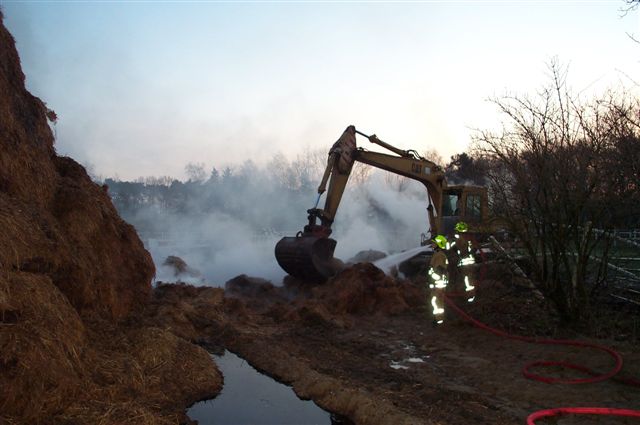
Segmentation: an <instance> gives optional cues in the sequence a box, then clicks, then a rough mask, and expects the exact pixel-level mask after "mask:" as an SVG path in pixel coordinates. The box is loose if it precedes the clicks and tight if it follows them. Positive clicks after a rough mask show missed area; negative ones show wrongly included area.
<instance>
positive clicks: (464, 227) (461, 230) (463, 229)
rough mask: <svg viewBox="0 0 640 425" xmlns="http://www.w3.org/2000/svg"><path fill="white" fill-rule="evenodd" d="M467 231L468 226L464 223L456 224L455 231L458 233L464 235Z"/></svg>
mask: <svg viewBox="0 0 640 425" xmlns="http://www.w3.org/2000/svg"><path fill="white" fill-rule="evenodd" d="M467 230H469V226H467V223H465V222H464V221H459V222H457V223H456V231H457V232H459V233H464V232H466V231H467Z"/></svg>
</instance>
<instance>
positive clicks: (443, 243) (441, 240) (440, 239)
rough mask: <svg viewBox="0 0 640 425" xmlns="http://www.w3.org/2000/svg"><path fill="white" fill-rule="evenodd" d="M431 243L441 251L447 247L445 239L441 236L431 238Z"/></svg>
mask: <svg viewBox="0 0 640 425" xmlns="http://www.w3.org/2000/svg"><path fill="white" fill-rule="evenodd" d="M433 242H434V243H435V244H436V245H438V246H439V247H440V248H442V249H445V248H446V247H447V238H446V237H444V236H443V235H438V236H436V237H435V238H433Z"/></svg>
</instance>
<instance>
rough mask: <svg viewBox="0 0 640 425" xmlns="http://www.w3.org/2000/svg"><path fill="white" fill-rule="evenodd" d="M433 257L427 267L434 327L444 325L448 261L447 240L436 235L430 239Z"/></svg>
mask: <svg viewBox="0 0 640 425" xmlns="http://www.w3.org/2000/svg"><path fill="white" fill-rule="evenodd" d="M432 242H433V255H432V256H431V262H430V267H429V272H428V274H429V278H430V283H429V289H430V290H429V296H430V297H431V300H430V304H431V313H432V316H433V323H434V325H440V324H442V323H444V297H445V291H446V289H447V284H448V283H449V276H448V275H449V271H448V268H449V260H447V254H446V253H445V250H446V249H447V248H448V247H447V245H448V241H447V238H446V237H444V236H443V235H438V236H436V237H435V238H433V239H432Z"/></svg>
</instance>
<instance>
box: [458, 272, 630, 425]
mask: <svg viewBox="0 0 640 425" xmlns="http://www.w3.org/2000/svg"><path fill="white" fill-rule="evenodd" d="M480 274H481V276H482V275H484V267H483V268H482V270H481V273H480ZM479 280H482V278H480V279H479ZM478 283H479V282H478ZM445 302H446V303H447V304H448V305H449V307H451V308H452V309H453V310H454V311H455V312H456V313H458V314H459V315H460V316H461V317H462V318H463V319H465V320H466V321H468V322H469V323H471V324H473V325H474V326H476V327H478V328H480V329H483V330H485V331H487V332H491V333H492V334H494V335H497V336H501V337H503V338H508V339H514V340H517V341H524V342H530V343H534V344H549V345H551V344H553V345H569V346H574V347H585V348H592V349H595V350H600V351H604V352H605V353H607V354H609V355H610V356H611V357H612V358H613V360H614V362H615V364H614V366H613V368H612V369H611V370H610V371H609V372H607V373H604V374H598V373H597V372H594V371H593V370H591V369H589V368H587V367H584V366H580V365H576V364H572V363H567V362H559V361H536V362H531V363H528V364H526V365H525V366H524V367H523V369H522V373H523V375H524V376H525V377H526V378H528V379H533V380H536V381H540V382H546V383H548V384H588V383H594V382H601V381H605V380H607V379H610V378H613V377H614V376H615V375H616V374H617V373H618V372H620V369H622V356H621V355H620V354H619V353H618V352H616V351H614V350H613V349H611V348H609V347H604V346H602V345H597V344H591V343H588V342H580V341H570V340H557V339H548V338H533V337H526V336H521V335H512V334H509V333H507V332H504V331H501V330H499V329H495V328H492V327H491V326H488V325H487V324H485V323H482V322H480V321H478V320H476V319H474V318H473V317H471V316H469V314H467V313H466V312H465V311H464V310H462V309H461V308H460V307H458V306H457V305H456V304H455V303H454V302H453V301H452V300H451V299H450V298H449V297H446V296H445ZM548 366H559V367H563V368H568V369H573V370H578V371H581V372H584V373H586V374H588V375H591V377H589V378H578V379H561V378H553V377H548V376H543V375H539V374H537V373H534V372H531V369H533V368H535V367H548ZM618 381H621V382H623V383H625V384H627V385H633V386H639V387H640V381H638V380H636V379H618ZM566 414H574V415H575V414H578V415H611V416H626V417H636V418H640V411H638V410H630V409H613V408H607V407H559V408H554V409H546V410H539V411H537V412H534V413H532V414H530V415H529V416H528V417H527V425H536V424H535V421H536V420H538V419H542V418H548V417H552V416H561V415H566Z"/></svg>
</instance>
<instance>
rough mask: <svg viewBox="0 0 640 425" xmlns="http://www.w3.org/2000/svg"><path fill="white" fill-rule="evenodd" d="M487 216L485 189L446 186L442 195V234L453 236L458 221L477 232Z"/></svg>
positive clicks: (479, 187) (480, 187)
mask: <svg viewBox="0 0 640 425" xmlns="http://www.w3.org/2000/svg"><path fill="white" fill-rule="evenodd" d="M487 216H488V202H487V189H486V188H484V187H482V186H466V185H454V186H448V187H447V188H446V189H444V190H443V194H442V224H441V226H442V227H441V228H442V231H441V232H442V233H444V234H446V235H450V234H453V231H454V227H455V225H456V223H458V222H459V221H464V222H465V223H467V224H468V225H469V227H470V229H469V230H470V231H471V232H477V231H479V230H480V228H481V227H482V223H484V222H486V220H487Z"/></svg>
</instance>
